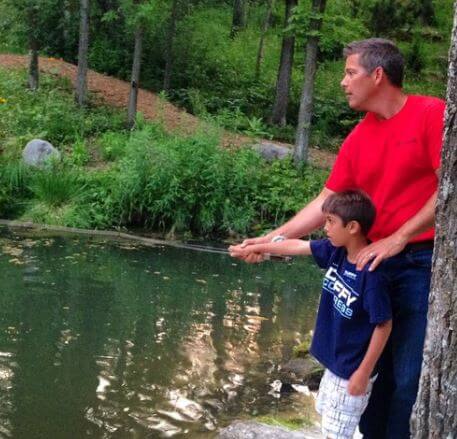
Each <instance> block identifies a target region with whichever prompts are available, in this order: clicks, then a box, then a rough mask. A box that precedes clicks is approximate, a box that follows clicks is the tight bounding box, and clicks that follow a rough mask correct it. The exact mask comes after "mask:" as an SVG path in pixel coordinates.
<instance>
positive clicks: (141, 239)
mask: <svg viewBox="0 0 457 439" xmlns="http://www.w3.org/2000/svg"><path fill="white" fill-rule="evenodd" d="M1 225H3V226H7V227H9V228H12V229H23V230H30V229H32V230H38V231H47V232H54V233H55V232H58V233H63V234H74V235H75V234H76V235H89V236H96V237H101V238H107V239H115V240H127V241H136V242H138V243H141V244H143V245H146V246H148V247H160V246H162V247H175V248H182V249H187V250H194V251H202V252H206V253H216V254H221V255H227V256H228V255H229V254H230V253H229V251H228V249H227V248H225V247H213V246H207V245H200V244H188V243H185V242H180V241H167V240H162V239H155V238H147V237H146V236H140V235H133V234H130V233H125V232H120V231H115V230H88V229H79V228H76V227H65V226H52V225H47V224H36V223H33V222H21V221H11V220H3V219H0V226H1ZM263 257H264V259H265V260H276V261H290V260H291V259H292V258H291V257H290V256H282V255H273V254H264V255H263Z"/></svg>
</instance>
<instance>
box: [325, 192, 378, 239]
mask: <svg viewBox="0 0 457 439" xmlns="http://www.w3.org/2000/svg"><path fill="white" fill-rule="evenodd" d="M322 212H323V213H324V214H331V215H336V216H338V217H339V218H341V220H342V221H343V225H345V226H346V225H347V223H349V221H357V222H358V223H359V224H360V228H361V230H362V233H363V235H365V236H366V235H367V234H368V232H369V231H370V229H371V226H372V225H373V223H374V220H375V217H376V208H375V207H374V204H373V202H372V201H371V199H370V197H369V196H368V195H367V194H366V193H365V192H363V191H361V190H358V189H350V190H346V191H343V192H336V193H334V194H332V195H329V196H328V197H327V198H326V199H325V201H324V204H322Z"/></svg>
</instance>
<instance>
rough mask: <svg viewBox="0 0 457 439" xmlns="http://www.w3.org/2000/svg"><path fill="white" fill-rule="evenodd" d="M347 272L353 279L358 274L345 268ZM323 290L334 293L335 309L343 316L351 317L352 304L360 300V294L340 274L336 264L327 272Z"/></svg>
mask: <svg viewBox="0 0 457 439" xmlns="http://www.w3.org/2000/svg"><path fill="white" fill-rule="evenodd" d="M346 272H347V273H348V274H349V273H350V274H351V276H347V277H349V278H351V279H354V275H355V276H357V275H356V274H355V273H352V272H348V271H347V270H345V274H346ZM323 290H324V291H326V292H328V293H330V294H332V295H333V307H334V308H335V310H336V311H338V312H339V313H340V314H341V315H342V316H343V317H345V318H347V319H350V318H351V317H352V314H353V309H352V305H353V304H354V302H356V301H357V300H358V298H359V294H358V293H357V292H355V291H354V289H353V288H351V286H350V285H348V284H347V282H345V280H344V279H343V277H342V276H340V274H339V273H338V267H337V266H336V264H332V265H331V266H330V267H329V268H328V270H327V272H326V273H325V276H324V282H323Z"/></svg>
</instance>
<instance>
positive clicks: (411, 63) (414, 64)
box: [405, 34, 425, 75]
mask: <svg viewBox="0 0 457 439" xmlns="http://www.w3.org/2000/svg"><path fill="white" fill-rule="evenodd" d="M405 60H406V68H407V69H408V70H409V71H410V72H411V73H412V74H413V75H418V74H419V73H421V72H422V69H423V68H424V67H425V55H424V49H423V46H422V42H421V39H420V38H419V36H418V35H417V34H416V35H415V37H414V38H413V41H412V43H411V46H410V47H409V49H408V51H407V52H406V56H405Z"/></svg>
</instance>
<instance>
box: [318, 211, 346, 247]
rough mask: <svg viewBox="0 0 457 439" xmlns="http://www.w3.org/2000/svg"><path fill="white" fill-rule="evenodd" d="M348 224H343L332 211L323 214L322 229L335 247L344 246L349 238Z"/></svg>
mask: <svg viewBox="0 0 457 439" xmlns="http://www.w3.org/2000/svg"><path fill="white" fill-rule="evenodd" d="M349 224H350V223H348V224H346V226H345V225H344V224H343V220H342V219H341V218H340V217H339V216H337V215H333V214H332V213H327V214H325V225H324V230H325V233H326V234H327V237H328V239H329V240H330V242H331V243H332V245H334V246H335V247H343V246H346V244H347V243H348V240H349V239H350V238H351V233H350V230H349V229H350V227H349Z"/></svg>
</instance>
